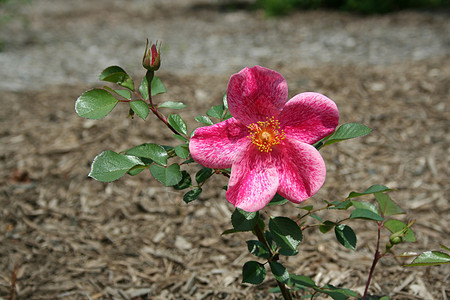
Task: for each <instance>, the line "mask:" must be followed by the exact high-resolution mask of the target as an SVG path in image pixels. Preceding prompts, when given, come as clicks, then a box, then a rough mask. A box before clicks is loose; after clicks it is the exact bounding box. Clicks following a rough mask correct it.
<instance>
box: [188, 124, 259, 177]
mask: <svg viewBox="0 0 450 300" xmlns="http://www.w3.org/2000/svg"><path fill="white" fill-rule="evenodd" d="M247 136H248V129H247V127H246V126H244V125H243V124H241V123H240V122H239V121H237V120H236V119H235V118H231V119H228V120H226V121H223V122H220V123H217V124H214V125H211V126H206V127H199V128H197V129H196V130H195V134H194V136H193V137H192V138H191V140H190V142H189V151H190V152H191V156H192V158H193V159H194V160H195V161H196V162H198V163H200V164H201V165H203V166H205V167H208V168H217V169H226V168H229V167H231V165H232V164H233V162H234V160H235V158H236V156H237V155H238V154H239V153H240V152H241V151H242V150H243V149H245V148H246V147H247V145H248V144H249V143H250V140H249V139H248V138H247Z"/></svg>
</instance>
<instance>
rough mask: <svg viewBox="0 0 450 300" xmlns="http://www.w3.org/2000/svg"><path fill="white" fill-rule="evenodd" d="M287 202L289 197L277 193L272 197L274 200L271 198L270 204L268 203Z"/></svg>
mask: <svg viewBox="0 0 450 300" xmlns="http://www.w3.org/2000/svg"><path fill="white" fill-rule="evenodd" d="M286 202H288V200H287V199H285V198H284V197H282V196H280V195H279V194H278V193H276V194H275V196H274V197H273V198H272V200H270V202H269V204H267V205H282V204H284V203H286Z"/></svg>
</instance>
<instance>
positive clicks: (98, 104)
mask: <svg viewBox="0 0 450 300" xmlns="http://www.w3.org/2000/svg"><path fill="white" fill-rule="evenodd" d="M118 102H119V100H117V99H116V98H114V96H113V95H111V94H110V93H108V92H107V91H105V90H102V89H93V90H89V91H87V92H84V93H83V94H82V95H81V96H80V97H78V99H77V101H76V102H75V111H76V112H77V114H78V115H79V116H80V117H83V118H87V119H94V120H97V119H101V118H103V117H105V116H106V115H108V114H109V113H110V112H111V111H112V110H113V108H114V107H115V106H116V104H117V103H118Z"/></svg>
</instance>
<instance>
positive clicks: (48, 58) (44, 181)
mask: <svg viewBox="0 0 450 300" xmlns="http://www.w3.org/2000/svg"><path fill="white" fill-rule="evenodd" d="M230 3H232V1H224V0H223V1H219V0H216V1H213V0H210V1H206V0H205V1H200V0H183V1H175V0H166V1H162V0H161V1H143V0H142V1H138V0H136V1H119V0H113V1H111V0H108V1H107V0H99V1H87V0H80V1H76V2H75V1H73V2H72V1H56V0H40V1H32V2H30V3H21V4H20V5H17V6H14V7H11V6H8V7H7V8H5V7H2V8H1V13H2V14H4V15H5V16H10V17H11V16H13V18H10V19H9V20H8V21H7V22H3V23H2V24H1V25H2V28H1V31H0V40H1V42H2V51H1V52H0V65H1V68H0V76H1V78H2V80H1V81H0V91H1V93H0V100H1V104H2V107H3V108H2V109H1V110H0V141H1V147H2V151H1V154H0V230H1V235H0V254H1V255H0V299H10V296H11V291H10V287H11V282H12V281H14V284H13V285H14V287H15V297H14V298H15V299H276V298H277V294H272V293H269V292H268V290H269V289H270V288H272V287H274V286H275V283H274V281H273V279H272V278H271V277H270V276H267V277H268V278H267V279H266V280H265V281H264V283H263V284H262V285H259V286H251V285H248V284H242V283H241V280H242V276H241V268H242V265H243V264H244V263H245V262H246V261H248V260H255V257H252V255H251V254H249V253H248V251H247V246H246V244H245V240H246V239H248V238H250V237H251V235H250V234H247V233H242V234H235V235H221V233H222V232H223V231H224V230H226V229H229V228H230V227H231V223H230V216H231V213H232V211H233V207H232V205H230V204H229V203H228V202H227V201H226V200H225V197H224V192H223V190H222V189H221V187H222V186H224V185H225V184H226V178H222V177H221V176H213V177H212V179H211V180H210V181H209V182H208V183H207V184H206V186H205V188H204V190H205V192H204V193H203V194H202V197H201V198H200V200H197V201H194V202H192V203H189V204H185V203H184V202H183V201H182V196H183V193H182V192H179V191H175V190H173V189H171V188H165V187H163V186H162V185H160V184H159V183H158V182H156V180H154V179H153V178H152V177H151V175H150V174H149V172H144V173H141V174H140V175H138V176H135V177H129V176H128V177H123V178H122V179H120V180H118V181H116V182H113V183H101V182H97V181H95V180H92V179H90V178H89V177H88V176H87V174H88V173H89V169H90V163H91V162H92V160H93V158H94V157H95V156H96V155H97V154H99V153H100V152H101V151H103V150H114V151H121V150H124V149H127V148H130V147H132V146H135V145H138V144H141V143H144V142H156V143H161V144H173V142H174V141H173V139H172V138H171V135H170V132H168V131H167V130H166V128H165V127H164V126H162V125H161V124H159V123H158V122H157V121H156V119H149V120H147V122H146V123H144V122H143V121H142V120H140V119H138V118H135V119H133V120H132V119H130V118H126V116H127V112H128V111H127V109H126V107H125V106H118V107H117V108H116V109H115V110H114V112H113V113H112V114H111V115H110V116H108V117H106V118H105V119H103V120H99V121H93V120H87V119H82V118H80V117H78V116H77V115H76V113H75V111H74V102H75V100H76V99H77V97H78V96H79V95H81V93H83V92H84V91H85V90H87V89H89V88H93V87H101V86H102V85H103V83H101V82H100V81H99V80H98V78H97V74H98V73H100V71H101V70H102V69H104V68H105V67H107V66H109V65H115V64H117V65H120V66H122V67H124V68H125V69H126V70H127V71H128V72H129V73H130V74H132V75H134V76H137V77H136V78H138V77H139V76H142V75H143V70H142V68H141V67H140V62H141V57H142V54H143V50H144V47H145V39H146V38H150V39H153V40H155V39H159V40H161V41H162V42H163V47H162V67H161V70H160V71H158V74H157V75H158V76H159V77H160V78H161V79H162V80H163V82H164V84H165V85H166V87H167V90H168V92H167V93H166V94H164V95H162V96H161V97H159V99H158V101H166V100H175V101H182V102H184V103H186V104H187V105H188V107H187V109H185V110H183V111H181V112H180V114H181V115H182V116H183V118H184V119H185V120H191V121H188V126H189V129H190V130H192V129H194V128H195V127H196V126H198V125H197V123H196V122H195V121H193V117H194V116H197V115H199V114H204V112H206V111H207V110H208V109H209V108H210V107H211V106H212V105H216V104H220V102H221V99H222V95H223V93H224V92H225V91H226V86H227V82H228V79H229V76H230V75H231V74H233V73H236V72H238V71H239V70H240V69H242V68H243V67H244V66H247V65H249V66H251V65H255V64H259V65H263V66H265V67H269V68H272V69H275V70H277V71H278V72H280V73H281V74H283V76H284V77H285V78H286V80H287V82H288V85H289V91H290V95H291V96H293V95H295V94H297V93H300V92H304V91H316V92H320V93H323V94H325V95H327V96H328V97H330V98H331V99H333V100H334V101H335V102H336V103H337V105H338V107H339V110H340V123H341V124H343V123H349V122H359V123H363V124H365V125H367V126H369V127H371V128H373V133H372V134H370V135H369V136H367V137H364V138H359V139H355V140H352V141H347V142H343V143H339V144H336V145H332V146H329V147H325V148H324V149H323V150H321V153H322V155H323V157H324V159H325V161H326V164H327V180H326V182H325V184H324V186H323V188H322V189H321V190H320V191H319V192H318V193H317V194H316V195H315V196H314V197H312V199H310V200H308V201H307V202H305V204H306V205H314V206H315V207H321V206H322V205H323V204H324V202H323V201H324V200H328V201H334V200H341V199H344V198H345V197H346V196H347V195H348V193H349V192H350V191H364V190H365V189H366V188H368V187H369V186H371V185H373V184H383V185H386V186H388V187H390V188H393V189H394V191H393V192H391V193H390V195H391V197H392V198H393V199H394V200H395V201H396V202H397V203H398V204H399V205H400V206H401V207H402V208H403V209H405V210H406V212H407V213H406V215H400V216H398V217H397V218H398V219H400V220H403V221H407V220H416V221H415V224H414V225H413V229H414V231H415V233H416V238H417V242H416V243H408V244H402V245H400V246H398V247H396V248H394V252H395V254H397V255H399V254H401V253H403V252H406V251H410V252H418V253H419V252H421V251H426V250H440V244H444V245H447V246H448V245H449V244H450V239H449V236H450V235H449V233H450V230H449V226H450V223H449V222H450V220H449V217H448V216H449V205H448V196H449V189H450V185H449V180H448V178H449V168H448V166H449V159H450V152H449V149H450V135H449V128H450V126H449V125H450V122H449V117H450V114H449V89H450V63H449V57H450V55H449V49H450V39H449V35H448V32H450V22H449V20H450V18H449V13H448V11H432V12H431V11H422V12H420V11H403V12H396V13H392V14H387V15H379V16H359V15H353V14H347V13H342V12H331V11H309V12H294V13H293V14H291V15H289V16H286V17H281V18H276V19H267V18H265V17H264V15H263V13H262V12H261V11H254V10H248V9H231V6H230V5H228V4H230ZM245 3H247V2H245ZM245 3H244V4H245ZM244 4H242V3H241V5H237V6H236V7H244V8H245V7H246V5H244ZM169 112H170V111H167V113H169ZM365 200H367V201H372V200H373V199H372V198H370V197H368V198H366V199H365ZM267 211H268V212H269V213H270V214H271V215H285V216H290V217H294V216H296V215H297V214H298V213H300V212H301V210H297V208H296V206H295V205H293V204H290V203H286V204H285V205H283V206H280V207H270V208H269V209H268V210H267ZM321 217H322V218H326V219H329V220H338V219H339V218H340V217H341V216H340V215H338V214H337V213H336V214H334V213H333V214H328V215H325V214H322V215H321ZM348 224H349V225H351V226H352V228H353V229H354V230H355V232H356V233H357V236H358V243H357V249H356V251H351V250H348V249H346V248H344V247H342V246H341V245H340V244H339V243H338V242H336V239H335V238H334V234H333V233H327V234H320V232H319V231H318V230H312V229H308V230H305V232H304V241H303V242H302V244H301V245H300V247H299V251H300V254H299V255H297V256H294V257H290V258H289V259H287V262H286V266H288V269H289V271H290V272H292V273H295V274H302V275H307V276H310V277H312V278H314V280H315V281H316V283H318V284H320V285H324V284H333V285H336V286H340V287H345V288H349V289H353V290H356V291H358V292H359V293H362V291H363V288H364V284H365V282H366V279H367V276H368V271H369V268H370V265H371V262H372V257H373V253H374V249H375V242H376V239H375V237H376V224H372V223H370V222H365V221H352V222H349V223H348ZM388 235H389V234H388V232H383V235H382V240H383V242H382V245H384V243H385V242H386V239H387V237H388ZM382 247H384V246H382ZM409 261H410V259H405V258H399V257H395V256H390V257H387V258H385V259H383V260H382V261H381V262H380V265H379V266H378V267H377V269H376V270H375V274H374V281H373V284H372V285H371V287H370V293H371V294H372V295H380V296H381V295H389V296H390V297H391V299H447V298H448V296H449V293H450V288H449V286H448V284H445V282H449V274H450V272H449V271H450V268H449V265H444V266H431V267H403V264H405V263H407V262H409ZM14 276H15V277H16V280H14V279H13V277H14ZM278 298H279V296H278Z"/></svg>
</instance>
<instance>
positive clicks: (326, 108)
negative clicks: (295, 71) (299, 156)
mask: <svg viewBox="0 0 450 300" xmlns="http://www.w3.org/2000/svg"><path fill="white" fill-rule="evenodd" d="M279 121H280V126H281V128H282V129H283V130H284V133H285V134H286V137H287V138H294V139H296V140H298V141H301V142H304V143H308V144H314V143H315V142H317V141H319V140H320V139H322V138H324V137H326V136H327V135H329V134H331V133H332V132H333V131H334V130H335V128H336V126H337V125H338V123H339V111H338V109H337V107H336V104H335V103H334V102H333V101H332V100H330V99H328V98H327V97H325V96H324V95H322V94H318V93H302V94H299V95H297V96H295V97H293V98H292V99H291V100H289V101H288V102H287V103H286V105H285V107H284V108H283V111H282V112H281V114H280V116H279Z"/></svg>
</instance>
